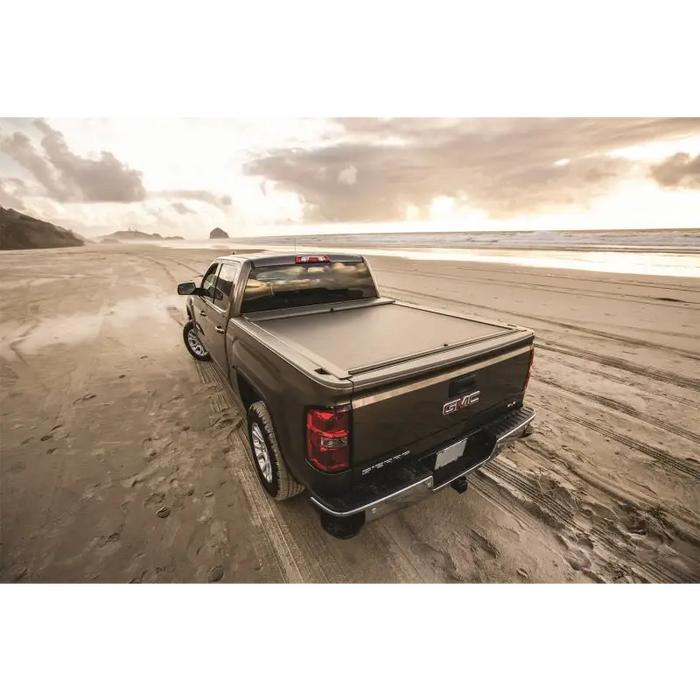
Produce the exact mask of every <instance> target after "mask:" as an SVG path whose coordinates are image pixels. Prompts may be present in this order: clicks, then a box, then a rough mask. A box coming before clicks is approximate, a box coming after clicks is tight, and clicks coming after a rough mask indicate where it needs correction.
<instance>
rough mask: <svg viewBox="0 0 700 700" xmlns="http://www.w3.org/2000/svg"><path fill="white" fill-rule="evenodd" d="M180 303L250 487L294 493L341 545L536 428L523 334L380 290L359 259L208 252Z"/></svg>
mask: <svg viewBox="0 0 700 700" xmlns="http://www.w3.org/2000/svg"><path fill="white" fill-rule="evenodd" d="M177 291H178V294H180V295H183V296H187V297H188V299H187V304H186V305H187V319H188V320H187V323H186V324H185V326H184V329H183V336H184V341H185V345H186V347H187V349H188V350H189V352H190V353H191V354H192V355H193V356H194V357H195V358H196V359H197V360H199V361H212V362H213V363H214V365H215V366H216V368H217V369H218V370H219V372H220V374H221V375H222V378H223V380H224V381H225V382H226V383H227V384H228V385H229V386H230V388H231V389H232V392H231V393H232V395H233V397H234V398H235V400H236V403H237V404H238V405H239V407H240V409H241V411H242V412H243V415H246V416H247V428H248V431H247V432H248V438H249V441H250V447H251V451H252V456H253V462H254V465H255V467H256V472H257V475H258V477H259V480H260V483H261V485H262V487H263V488H264V489H265V491H266V492H267V494H268V495H269V496H270V497H271V498H273V499H275V500H278V501H283V500H285V499H288V498H292V497H294V496H297V495H299V494H301V493H302V492H303V491H306V492H307V494H308V496H309V497H310V500H311V503H312V504H313V505H314V506H315V507H316V508H317V509H318V511H319V513H320V520H321V526H322V527H323V528H324V530H326V532H328V533H329V534H331V535H333V536H335V537H338V538H340V539H347V538H350V537H354V536H355V535H357V534H358V533H359V532H360V530H361V528H362V527H363V525H364V524H365V523H366V522H368V521H371V520H375V519H377V518H379V517H382V516H384V515H386V514H387V513H389V512H391V511H394V510H396V509H398V508H402V507H405V506H407V505H409V504H411V503H414V502H416V501H418V500H420V499H423V498H425V497H426V496H429V495H431V494H433V493H435V492H437V491H440V490H442V489H444V488H446V487H447V486H451V487H452V488H453V489H454V490H456V491H457V492H458V493H464V492H465V491H466V490H467V488H468V481H467V476H468V475H469V474H470V473H472V472H474V471H475V470H477V469H479V468H481V467H483V466H484V465H486V464H488V463H489V461H490V460H492V459H493V458H494V457H496V456H497V455H498V454H499V453H500V451H501V450H502V449H503V447H504V446H506V445H507V444H509V443H510V442H512V441H514V440H517V439H519V438H522V437H526V436H527V435H529V434H530V432H531V431H532V421H533V419H534V417H535V412H534V411H533V410H532V409H531V408H528V407H527V406H525V404H524V401H525V392H526V390H527V387H528V383H529V381H530V374H531V371H532V364H533V358H534V335H533V332H532V331H530V330H528V329H525V328H521V327H519V326H515V325H511V324H505V323H497V322H493V321H488V322H487V321H484V320H482V319H476V318H471V317H469V316H465V315H460V314H456V313H448V312H446V311H436V310H431V309H427V308H424V307H422V306H418V305H413V304H408V303H405V302H402V301H397V300H394V299H389V298H386V297H384V296H382V295H381V294H380V292H379V289H378V287H377V284H376V281H375V278H374V275H373V273H372V271H371V268H370V265H369V263H368V262H367V260H366V259H365V258H364V257H363V256H360V255H345V254H343V255H340V254H339V255H262V254H255V255H232V256H225V257H220V258H217V259H216V260H215V261H214V262H213V263H212V264H211V266H210V267H209V269H208V270H207V271H206V273H205V274H204V277H203V278H202V280H201V282H200V283H199V284H196V283H195V282H185V283H183V284H180V285H178V288H177Z"/></svg>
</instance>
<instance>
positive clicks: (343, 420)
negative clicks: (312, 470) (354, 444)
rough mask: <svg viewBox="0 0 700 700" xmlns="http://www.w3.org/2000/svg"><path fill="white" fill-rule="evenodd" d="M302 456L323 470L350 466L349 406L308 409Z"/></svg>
mask: <svg viewBox="0 0 700 700" xmlns="http://www.w3.org/2000/svg"><path fill="white" fill-rule="evenodd" d="M306 457H307V459H308V460H309V462H311V464H313V465H314V467H316V468H317V469H320V470H321V471H324V472H339V471H342V470H343V469H347V468H348V467H349V466H350V407H349V406H342V407H336V408H311V409H309V410H308V412H307V414H306Z"/></svg>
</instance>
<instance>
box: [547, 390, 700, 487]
mask: <svg viewBox="0 0 700 700" xmlns="http://www.w3.org/2000/svg"><path fill="white" fill-rule="evenodd" d="M533 405H536V404H535V402H533ZM540 408H543V409H546V410H547V411H549V412H550V413H553V414H554V415H556V416H559V418H561V419H562V420H564V421H567V422H569V423H576V424H578V425H580V426H582V427H584V428H588V429H589V430H592V431H594V432H596V433H599V434H600V435H603V436H604V437H608V438H610V439H611V440H615V441H616V442H619V443H621V444H623V445H625V446H627V447H630V448H631V449H633V450H637V452H641V453H642V454H645V455H647V456H648V457H651V458H652V459H654V460H656V462H657V463H658V464H659V465H660V466H662V467H664V468H665V469H666V470H667V471H669V472H670V473H680V474H683V475H684V476H687V477H690V478H691V479H692V480H693V481H698V482H700V469H698V468H697V467H694V466H693V463H692V462H691V461H689V460H682V459H680V458H678V457H674V456H673V455H671V454H669V453H668V452H665V451H664V450H660V449H658V448H656V447H651V446H650V445H646V444H644V443H643V442H639V440H635V439H634V438H631V437H628V436H627V435H622V434H621V433H618V432H617V431H616V430H612V429H611V428H608V427H607V426H605V425H603V424H601V423H596V422H594V421H592V420H588V419H587V418H582V417H580V416H574V415H572V414H571V413H561V412H559V411H557V410H556V409H554V408H553V407H552V406H551V405H550V404H548V405H547V406H542V405H540Z"/></svg>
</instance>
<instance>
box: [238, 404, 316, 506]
mask: <svg viewBox="0 0 700 700" xmlns="http://www.w3.org/2000/svg"><path fill="white" fill-rule="evenodd" d="M261 439H262V442H263V443H264V445H265V447H266V450H267V454H266V457H267V459H268V460H269V463H268V464H267V465H265V463H264V459H265V457H263V459H262V460H261V459H260V457H259V456H258V453H259V452H260V449H259V448H258V449H256V441H257V442H258V443H259V442H260V440H261ZM248 440H249V441H250V449H251V452H252V453H253V464H254V465H255V472H256V474H257V475H258V478H259V479H260V483H261V484H262V487H263V488H264V489H265V491H267V494H268V495H269V496H270V497H271V498H274V499H275V500H276V501H286V500H288V499H290V498H294V496H298V495H299V494H300V493H301V492H302V491H303V490H304V487H303V486H302V485H301V484H300V483H299V482H298V481H297V480H296V479H295V478H294V477H293V476H292V475H291V473H290V472H289V469H288V468H287V465H286V464H285V461H284V457H282V452H281V451H280V448H279V443H278V442H277V436H276V434H275V429H274V426H273V425H272V418H271V417H270V413H269V411H268V410H267V406H266V405H265V404H264V403H263V402H262V401H258V403H254V404H253V405H252V406H251V407H250V408H249V409H248ZM266 467H267V468H266ZM266 473H267V476H266V475H265V474H266Z"/></svg>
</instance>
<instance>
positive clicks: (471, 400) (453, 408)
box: [442, 391, 481, 416]
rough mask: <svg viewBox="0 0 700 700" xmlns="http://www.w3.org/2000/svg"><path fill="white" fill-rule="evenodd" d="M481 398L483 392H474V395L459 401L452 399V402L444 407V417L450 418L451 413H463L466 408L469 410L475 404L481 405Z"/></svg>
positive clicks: (463, 397)
mask: <svg viewBox="0 0 700 700" xmlns="http://www.w3.org/2000/svg"><path fill="white" fill-rule="evenodd" d="M480 398H481V392H480V391H474V392H473V393H471V394H467V396H462V397H461V398H459V399H452V401H448V402H447V403H446V404H445V405H444V406H443V407H442V415H443V416H449V415H450V413H456V412H457V411H462V410H463V409H465V408H469V407H470V406H473V405H474V404H475V403H479V399H480Z"/></svg>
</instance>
